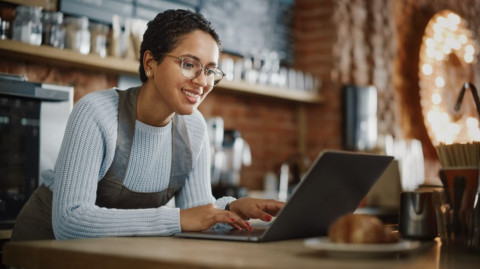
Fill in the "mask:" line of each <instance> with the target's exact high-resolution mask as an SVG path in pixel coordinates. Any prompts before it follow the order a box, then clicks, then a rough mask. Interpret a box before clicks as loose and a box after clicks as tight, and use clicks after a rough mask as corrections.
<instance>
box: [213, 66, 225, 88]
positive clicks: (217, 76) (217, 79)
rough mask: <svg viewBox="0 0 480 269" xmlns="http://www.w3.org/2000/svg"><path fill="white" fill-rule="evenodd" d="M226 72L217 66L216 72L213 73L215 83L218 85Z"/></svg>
mask: <svg viewBox="0 0 480 269" xmlns="http://www.w3.org/2000/svg"><path fill="white" fill-rule="evenodd" d="M223 76H224V74H223V72H222V71H220V69H216V68H215V72H214V73H213V85H217V84H218V83H219V82H220V81H221V80H222V78H223Z"/></svg>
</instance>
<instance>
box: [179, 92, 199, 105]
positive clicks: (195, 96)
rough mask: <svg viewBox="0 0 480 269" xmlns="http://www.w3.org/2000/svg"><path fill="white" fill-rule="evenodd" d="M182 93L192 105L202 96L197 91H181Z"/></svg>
mask: <svg viewBox="0 0 480 269" xmlns="http://www.w3.org/2000/svg"><path fill="white" fill-rule="evenodd" d="M182 92H183V94H184V95H185V98H186V99H187V100H188V101H189V102H191V103H192V104H196V103H197V102H198V101H199V100H200V98H201V96H202V93H201V92H198V91H193V90H185V89H182Z"/></svg>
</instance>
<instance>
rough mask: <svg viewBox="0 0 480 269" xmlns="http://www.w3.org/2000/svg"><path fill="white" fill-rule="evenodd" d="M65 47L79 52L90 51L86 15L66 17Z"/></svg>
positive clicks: (85, 52)
mask: <svg viewBox="0 0 480 269" xmlns="http://www.w3.org/2000/svg"><path fill="white" fill-rule="evenodd" d="M65 22H66V28H65V29H66V38H65V47H66V48H68V49H72V50H75V51H77V52H80V53H81V54H88V53H90V31H89V30H88V18H87V17H79V18H74V17H68V18H67V19H66V20H65Z"/></svg>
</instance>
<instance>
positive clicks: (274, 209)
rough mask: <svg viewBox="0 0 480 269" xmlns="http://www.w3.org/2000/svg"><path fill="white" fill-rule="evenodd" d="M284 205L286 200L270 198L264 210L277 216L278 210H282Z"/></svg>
mask: <svg viewBox="0 0 480 269" xmlns="http://www.w3.org/2000/svg"><path fill="white" fill-rule="evenodd" d="M284 205H285V203H284V202H280V201H276V200H268V201H267V202H266V204H265V207H264V209H263V210H264V211H265V212H267V213H269V214H271V215H273V216H276V215H277V213H278V211H280V209H282V208H283V206H284Z"/></svg>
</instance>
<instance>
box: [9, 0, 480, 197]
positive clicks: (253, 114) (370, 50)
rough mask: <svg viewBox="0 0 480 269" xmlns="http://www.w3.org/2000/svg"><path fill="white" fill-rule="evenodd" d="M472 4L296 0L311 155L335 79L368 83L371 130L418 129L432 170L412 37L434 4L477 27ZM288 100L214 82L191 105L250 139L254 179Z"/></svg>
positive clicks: (336, 129) (294, 144)
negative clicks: (309, 82)
mask: <svg viewBox="0 0 480 269" xmlns="http://www.w3.org/2000/svg"><path fill="white" fill-rule="evenodd" d="M479 6H480V3H479V2H478V1H475V0H463V1H455V0H435V1H432V0H416V1H413V0H395V1H390V0H337V1H335V0H296V1H295V6H294V9H295V21H294V26H295V39H296V42H295V58H296V62H295V68H297V69H300V70H303V71H307V72H310V73H312V74H314V75H315V76H318V77H319V78H321V79H322V82H323V86H322V88H321V94H322V96H323V97H324V99H325V102H324V103H323V104H321V105H306V111H307V115H308V119H307V125H308V130H307V146H306V149H307V152H306V153H307V154H308V155H309V156H310V158H312V159H313V158H315V156H316V155H317V154H318V152H320V151H321V150H323V149H326V148H330V149H341V148H342V145H341V141H342V113H341V111H342V103H341V87H342V85H344V84H350V83H352V84H356V85H375V86H376V88H377V90H378V98H379V100H378V110H379V113H378V121H379V122H378V132H379V134H380V135H385V134H392V135H394V136H396V137H402V138H416V139H420V140H421V141H422V143H423V144H424V150H425V152H426V157H427V164H428V166H429V167H431V168H432V167H433V169H430V170H431V171H433V172H432V173H434V172H435V169H436V168H438V166H436V165H438V162H437V160H436V155H435V153H434V152H433V153H432V151H431V148H433V147H432V146H431V145H430V150H429V149H428V143H429V140H428V137H425V134H426V133H424V132H425V130H424V128H425V127H424V126H423V121H421V120H420V119H421V118H420V117H421V114H419V113H420V111H419V109H418V108H419V100H418V78H417V77H416V76H417V74H418V66H417V62H418V61H417V62H416V61H415V57H416V55H417V56H418V49H419V48H418V44H419V43H418V38H419V37H420V38H421V34H423V29H424V27H425V25H426V23H427V22H428V20H429V18H430V17H431V16H433V14H435V13H436V12H438V11H440V10H442V9H451V10H452V11H454V12H457V13H459V14H460V15H461V16H464V17H465V18H466V19H467V20H469V23H471V25H470V26H472V27H474V28H475V31H477V33H478V28H479V25H480V23H479V22H478V20H479V19H478V18H480V17H478V16H476V14H479V11H480V7H479ZM416 50H417V51H416ZM0 72H7V73H25V72H26V73H27V75H28V76H29V77H30V79H31V80H33V81H46V82H50V83H58V84H64V85H72V86H74V87H75V91H76V94H75V97H76V99H77V100H78V99H79V98H80V97H81V96H83V95H84V94H86V93H88V92H91V91H95V90H100V89H105V88H109V87H112V86H115V85H116V80H117V77H116V76H111V75H107V74H99V73H93V72H89V71H88V70H81V69H68V68H67V69H66V68H63V67H62V68H59V67H56V66H51V65H48V64H41V63H31V62H24V61H18V60H5V59H2V60H1V61H0ZM297 105H298V104H296V103H294V102H289V101H284V100H279V99H274V98H267V97H259V96H254V95H248V96H247V95H236V94H232V93H225V92H222V90H221V89H217V90H215V91H213V92H212V93H211V94H210V95H209V97H208V98H207V99H206V100H205V102H204V103H203V104H202V105H201V106H200V110H201V111H202V113H203V114H204V115H205V117H213V116H221V117H223V118H224V121H225V127H226V128H235V129H238V130H239V131H240V132H241V134H242V136H243V137H244V138H245V139H246V140H247V141H248V142H249V144H250V146H251V150H252V157H253V160H252V161H253V164H252V166H251V167H246V168H245V169H244V170H243V174H242V179H241V184H242V185H243V186H247V187H248V188H250V189H261V188H262V186H263V176H264V174H265V173H266V172H268V171H273V172H275V173H277V174H278V170H279V167H280V165H281V163H282V162H283V161H284V160H285V159H286V158H287V157H288V156H289V155H291V154H294V153H296V152H297V150H298V141H297V124H298V122H297V121H298V118H297ZM413 126H418V128H412V127H413ZM422 128H423V130H422ZM427 170H428V168H427Z"/></svg>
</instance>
